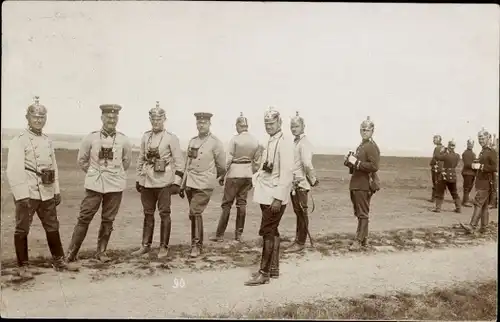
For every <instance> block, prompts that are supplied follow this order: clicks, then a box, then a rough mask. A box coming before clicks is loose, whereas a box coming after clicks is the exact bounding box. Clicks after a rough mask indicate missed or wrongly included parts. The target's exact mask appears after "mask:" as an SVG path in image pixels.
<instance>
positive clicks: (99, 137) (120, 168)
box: [68, 104, 132, 261]
mask: <svg viewBox="0 0 500 322" xmlns="http://www.w3.org/2000/svg"><path fill="white" fill-rule="evenodd" d="M100 108H101V110H102V113H103V114H118V112H119V111H120V110H121V106H119V105H115V104H105V105H101V106H100ZM77 160H78V165H79V166H80V168H81V169H82V170H83V171H84V172H85V173H86V175H85V183H84V188H85V197H84V199H83V200H82V203H81V205H80V214H79V216H78V222H77V224H76V226H75V228H74V230H73V236H72V238H71V243H70V246H69V249H68V259H69V260H71V261H72V260H75V259H76V256H77V254H78V251H79V250H80V247H81V245H82V243H83V240H84V239H85V237H86V235H87V230H88V227H89V224H90V222H91V221H92V219H93V218H94V215H95V214H96V213H97V211H98V210H99V207H100V206H101V204H102V214H101V226H100V228H99V234H98V239H97V253H96V257H97V258H98V259H100V260H102V261H106V260H107V259H108V258H107V257H106V256H105V251H106V248H107V246H108V242H109V238H110V237H111V232H112V231H113V222H114V220H115V217H116V215H117V214H118V210H119V208H120V204H121V201H122V194H123V190H125V188H126V184H127V170H128V168H129V167H130V163H131V160H132V145H131V143H130V140H129V139H128V137H127V136H125V134H123V133H121V132H118V131H115V132H112V133H109V132H107V131H106V130H105V129H104V128H103V129H101V130H100V131H94V132H92V133H90V134H89V135H87V136H86V137H85V138H84V139H83V141H82V144H81V146H80V149H79V151H78V157H77Z"/></svg>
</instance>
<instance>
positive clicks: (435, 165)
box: [429, 144, 443, 199]
mask: <svg viewBox="0 0 500 322" xmlns="http://www.w3.org/2000/svg"><path fill="white" fill-rule="evenodd" d="M442 147H443V145H442V144H437V145H436V147H435V148H434V151H433V152H432V159H431V162H430V163H429V165H430V166H431V178H432V199H434V198H436V187H437V183H438V179H439V173H440V172H441V169H442V165H443V163H442V162H439V161H438V160H437V159H436V156H437V155H438V154H439V153H440V151H441V148H442Z"/></svg>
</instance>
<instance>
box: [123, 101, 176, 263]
mask: <svg viewBox="0 0 500 322" xmlns="http://www.w3.org/2000/svg"><path fill="white" fill-rule="evenodd" d="M149 121H150V122H151V127H152V129H151V130H149V131H146V132H145V133H144V135H143V136H142V139H141V148H140V151H139V157H138V159H137V170H136V172H137V181H136V189H137V191H138V192H139V193H140V194H141V203H142V208H143V209H144V224H143V228H142V245H141V248H139V250H137V251H135V252H133V253H132V255H134V256H138V255H143V254H146V253H149V251H150V250H151V244H152V242H153V235H154V228H155V218H154V213H155V210H156V206H157V205H158V212H159V215H160V220H161V223H160V251H159V252H158V258H159V259H162V258H165V257H166V256H167V255H168V244H169V242H170V232H171V230H172V222H171V218H170V212H171V209H170V206H171V199H172V195H175V194H178V193H179V192H180V185H181V181H182V176H183V175H184V174H183V171H184V168H183V166H184V157H183V156H182V151H181V147H180V144H179V138H178V137H177V136H176V135H175V134H173V133H171V132H168V131H167V130H166V129H165V121H166V116H165V110H164V109H163V108H160V102H156V107H154V108H152V109H151V110H150V111H149Z"/></svg>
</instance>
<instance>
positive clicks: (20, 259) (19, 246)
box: [14, 234, 33, 279]
mask: <svg viewBox="0 0 500 322" xmlns="http://www.w3.org/2000/svg"><path fill="white" fill-rule="evenodd" d="M14 247H15V249H16V257H17V266H18V268H17V274H18V275H19V276H20V277H21V278H22V279H32V278H33V274H32V273H31V272H30V271H29V270H28V236H21V235H16V234H14Z"/></svg>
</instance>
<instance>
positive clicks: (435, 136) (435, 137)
mask: <svg viewBox="0 0 500 322" xmlns="http://www.w3.org/2000/svg"><path fill="white" fill-rule="evenodd" d="M433 139H434V140H437V141H438V143H441V140H442V139H443V138H442V137H441V135H439V134H435V135H434V137H433Z"/></svg>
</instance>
